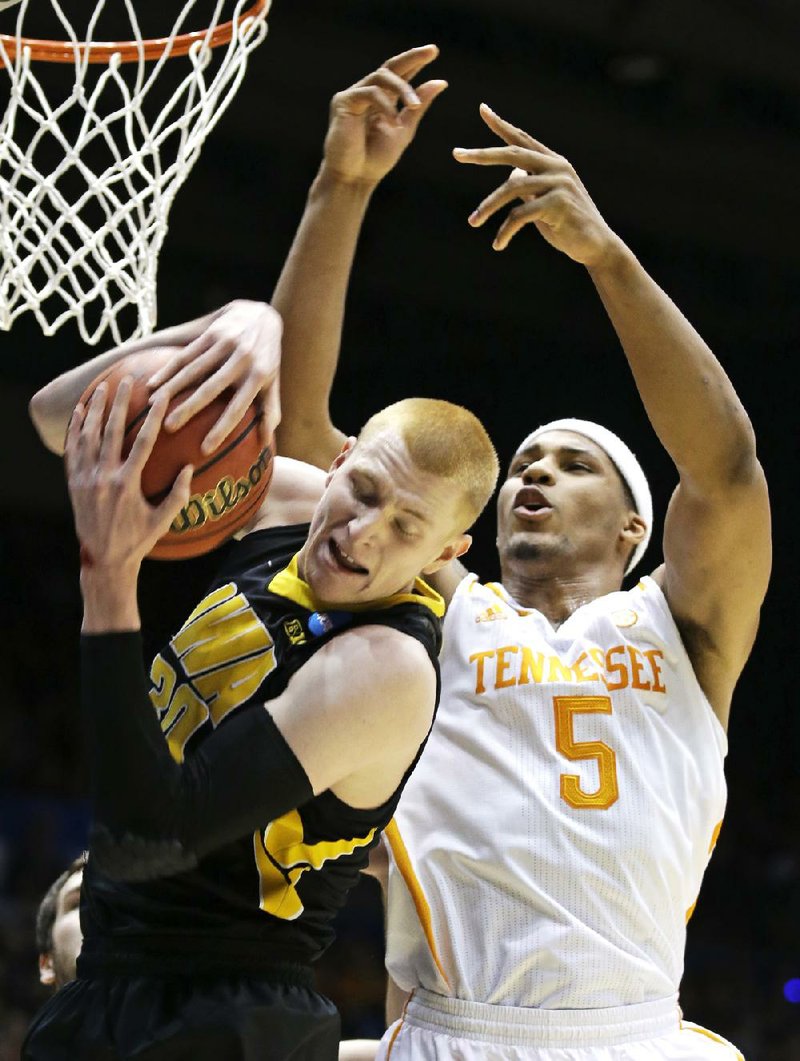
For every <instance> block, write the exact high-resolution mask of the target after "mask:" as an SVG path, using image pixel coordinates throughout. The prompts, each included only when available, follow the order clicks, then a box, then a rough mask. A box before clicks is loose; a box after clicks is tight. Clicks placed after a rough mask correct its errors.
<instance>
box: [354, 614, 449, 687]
mask: <svg viewBox="0 0 800 1061" xmlns="http://www.w3.org/2000/svg"><path fill="white" fill-rule="evenodd" d="M381 618H382V617H379V616H371V617H370V621H368V622H366V623H364V624H363V625H362V626H356V627H354V628H352V629H350V630H346V631H344V632H343V633H342V635H341V637H339V638H338V639H337V641H338V643H339V649H340V650H344V651H345V652H347V653H348V654H350V655H353V656H357V657H358V659H359V662H361V663H363V664H365V665H367V666H368V667H369V668H370V669H371V670H373V671H375V670H377V671H379V672H380V673H383V674H385V676H386V680H389V681H392V682H394V683H397V681H398V676H399V680H400V681H408V680H412V681H413V680H414V676H415V674H416V673H418V672H419V671H420V668H422V669H423V672H424V671H427V670H429V669H430V666H431V661H430V658H429V654H428V652H427V651H426V648H425V646H424V644H423V643H422V641H420V639H419V638H418V637H415V636H414V634H413V633H411V632H410V631H409V630H407V629H406V628H405V627H404V626H402V625H396V624H393V623H388V622H383V621H381ZM384 669H385V670H384Z"/></svg>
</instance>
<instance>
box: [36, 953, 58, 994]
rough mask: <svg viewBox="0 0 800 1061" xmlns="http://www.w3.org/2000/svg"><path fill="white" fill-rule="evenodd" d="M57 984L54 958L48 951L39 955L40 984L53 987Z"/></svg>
mask: <svg viewBox="0 0 800 1061" xmlns="http://www.w3.org/2000/svg"><path fill="white" fill-rule="evenodd" d="M55 982H56V971H55V969H54V968H53V956H52V954H50V952H49V951H48V952H47V953H45V954H40V955H39V983H40V984H44V985H45V987H52V986H53V984H54V983H55Z"/></svg>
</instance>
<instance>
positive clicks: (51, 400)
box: [28, 299, 281, 454]
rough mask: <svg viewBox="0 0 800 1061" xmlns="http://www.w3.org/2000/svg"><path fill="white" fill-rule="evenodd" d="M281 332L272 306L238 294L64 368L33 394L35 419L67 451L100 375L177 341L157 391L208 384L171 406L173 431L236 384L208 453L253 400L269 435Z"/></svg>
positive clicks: (51, 444) (47, 440) (45, 437)
mask: <svg viewBox="0 0 800 1061" xmlns="http://www.w3.org/2000/svg"><path fill="white" fill-rule="evenodd" d="M280 337H281V321H280V317H279V316H278V314H277V313H276V312H275V311H274V310H273V309H272V308H271V307H270V306H267V305H266V304H265V303H263V302H251V301H249V300H246V299H237V300H235V301H233V302H230V303H228V304H227V305H225V306H222V307H221V308H220V309H218V310H215V311H214V312H213V313H209V314H207V315H206V316H204V317H198V318H197V319H196V320H192V321H187V322H186V323H185V324H177V325H175V326H174V327H171V328H164V329H162V330H161V331H159V332H154V333H153V334H152V335H148V336H145V337H143V338H140V339H132V340H131V341H130V342H127V343H123V344H122V345H121V346H116V347H114V349H113V350H108V351H107V352H106V353H104V354H98V355H97V356H96V357H93V358H92V359H91V360H90V361H87V362H85V363H84V364H82V365H78V366H76V367H75V368H73V369H70V370H69V371H68V372H64V373H62V375H60V376H58V377H56V379H54V380H51V382H50V383H48V384H46V385H45V386H44V387H42V388H41V390H39V391H37V392H36V394H34V396H33V398H31V401H30V404H29V406H28V408H29V412H30V416H31V420H32V421H33V424H34V427H35V428H36V430H37V432H38V433H39V437H40V438H41V440H42V442H44V444H45V446H47V448H48V449H50V450H52V451H53V452H54V453H58V454H61V453H63V452H64V437H65V435H66V431H67V424H68V423H69V418H70V416H71V415H72V411H73V409H74V408H75V406H76V404H77V402H78V399H79V398H80V396H81V395H82V394H83V392H84V391H85V390H86V388H87V387H88V386H89V384H90V383H91V382H92V381H93V380H94V379H96V378H97V377H98V376H99V375H100V374H101V373H103V372H106V371H107V370H109V369H111V368H113V366H114V365H116V364H117V362H119V361H121V360H122V358H124V357H127V356H128V355H129V354H136V353H140V352H141V351H143V350H151V349H153V348H155V347H159V346H175V347H179V348H180V350H179V351H178V352H176V354H175V355H174V357H173V358H171V359H170V362H169V364H168V365H166V366H165V368H164V369H163V370H162V371H161V372H159V373H157V374H156V375H155V376H153V377H152V378H151V380H150V385H151V387H152V389H153V394H154V398H155V394H156V392H157V391H159V392H160V393H159V396H163V397H167V398H171V397H172V396H173V395H175V394H178V393H179V392H180V391H181V390H183V389H184V388H185V387H187V386H189V385H190V384H196V383H198V381H200V380H205V382H204V383H203V385H202V387H197V389H196V390H195V391H194V392H193V393H192V395H191V397H190V398H188V399H187V400H186V401H185V402H183V403H182V404H181V405H179V406H178V407H177V408H176V409H174V410H173V412H172V413H171V415H170V417H169V419H168V421H167V424H166V427H167V430H168V431H173V430H177V429H178V428H180V427H182V426H183V424H184V423H186V421H187V420H189V419H190V418H191V417H192V416H193V415H194V414H195V413H196V412H197V411H198V410H199V409H202V408H203V407H204V406H206V405H208V403H209V402H211V401H213V399H214V398H215V397H216V396H217V395H218V394H220V393H222V391H223V390H225V388H226V387H230V388H232V389H233V394H232V397H231V400H230V402H229V403H228V405H227V407H226V409H225V411H224V412H223V414H222V416H221V417H220V419H219V420H218V421H217V423H216V424H215V425H214V426H213V427H212V429H211V430H210V431H209V433H208V435H207V436H206V439H205V440H204V448H205V449H206V451H207V452H211V451H212V450H214V449H215V448H216V447H217V446H218V445H219V444H220V443H221V442H222V441H223V440H224V439H225V438H226V436H227V435H228V434H229V433H230V431H232V430H233V428H234V427H235V426H236V424H237V423H238V422H239V420H240V419H241V417H242V416H243V415H244V412H245V410H246V409H247V408H248V406H249V405H250V403H251V402H252V401H258V402H259V404H260V406H261V412H262V435H263V436H264V438H265V440H267V439H268V438H269V437H270V436H271V434H272V432H273V431H274V430H275V428H276V427H277V424H278V421H279V419H280V401H279V397H278V387H277V376H278V370H279V366H280Z"/></svg>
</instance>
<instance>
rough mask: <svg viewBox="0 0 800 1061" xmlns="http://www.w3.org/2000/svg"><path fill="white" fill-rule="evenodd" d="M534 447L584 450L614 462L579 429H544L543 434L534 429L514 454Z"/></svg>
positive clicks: (528, 450)
mask: <svg viewBox="0 0 800 1061" xmlns="http://www.w3.org/2000/svg"><path fill="white" fill-rule="evenodd" d="M534 449H542V450H544V451H550V450H553V449H577V450H583V451H584V452H585V453H591V454H592V455H594V456H595V457H599V458H601V459H603V460H605V461H607V462H608V463H609V464H610V463H612V461H611V458H610V457H609V455H608V454H607V453H606V451H605V450H604V449H603V447H602V446H599V445H598V444H597V443H596V442H595V441H594V440H593V439H591V438H589V437H588V436H587V435H581V434H580V433H579V432H578V431H564V430H561V429H558V430H553V431H542V433H541V434H537V432H536V431H532V432H531V433H530V435H528V437H527V438H526V439H524V440H523V441H522V443H521V444H520V445H519V446H518V447H517V451H516V453H515V454H514V456H517V454H520V453H529V452H530V451H531V450H534Z"/></svg>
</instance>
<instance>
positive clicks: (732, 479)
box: [454, 106, 770, 725]
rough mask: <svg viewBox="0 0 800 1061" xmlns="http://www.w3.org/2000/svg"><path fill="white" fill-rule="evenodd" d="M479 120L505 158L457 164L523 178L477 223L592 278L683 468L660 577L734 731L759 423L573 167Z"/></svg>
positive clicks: (750, 605) (521, 135) (763, 504)
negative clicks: (539, 241)
mask: <svg viewBox="0 0 800 1061" xmlns="http://www.w3.org/2000/svg"><path fill="white" fill-rule="evenodd" d="M481 114H482V117H483V119H484V121H485V122H486V124H487V125H488V126H489V128H490V129H491V130H492V131H493V132H494V133H495V134H496V135H497V136H498V137H499V138H500V140H501V141H503V144H502V146H500V147H490V148H483V149H477V150H462V149H458V148H457V149H456V150H455V152H454V154H455V157H456V159H457V160H458V161H459V162H464V163H472V164H476V165H490V166H493V165H499V166H505V167H514V168H513V170H512V173H511V176H510V177H509V178H508V179H507V180H505V181H504V182H503V183H502V184H501V185H500V187H498V188H497V189H496V190H495V191H494V192H492V193H491V194H490V195H488V196H487V197H486V199H484V200H483V202H482V203H481V204H480V205H479V206H478V208H477V209H476V210H475V212H474V213H473V214H472V215H471V217H470V219H469V221H470V224H472V225H482V224H484V223H485V222H486V221H487V220H489V219H490V218H491V217H492V216H493V215H494V214H495V213H496V212H497V211H498V210H499V209H501V208H502V207H504V206H506V205H508V204H515V205H514V206H513V207H512V209H511V211H510V212H509V213H508V214H507V215H506V217H505V219H504V220H503V222H502V224H501V225H500V228H499V230H498V232H497V235H496V237H495V241H494V246H495V248H496V249H498V250H502V249H503V248H505V247H506V246H507V245H508V243H509V242H510V241H511V240H512V239H513V238H514V237H515V236H516V234H517V233H518V232H519V231H520V230H521V229H522V228H523V227H525V226H526V225H529V224H532V225H533V226H534V227H535V228H536V229H537V231H538V232H539V234H540V235H541V236H542V237H543V238H544V239H545V240H546V241H547V242H548V243H550V244H551V245H552V246H554V247H555V248H556V249H557V250H560V251H562V253H564V254H566V255H568V256H569V257H570V258H572V259H573V260H574V261H576V262H580V263H581V264H583V265H585V266H586V268H587V269H588V271H589V275H590V276H591V278H592V280H593V282H594V284H595V287H596V288H597V291H598V293H599V295H600V298H601V299H602V301H603V304H604V306H605V308H606V311H607V312H608V315H609V317H610V319H611V322H612V324H613V326H614V328H615V330H616V332H617V335H618V336H619V339H620V342H621V343H622V347H623V349H624V351H625V355H626V357H627V359H628V362H629V364H630V367H631V370H632V372H633V376H634V379H635V381H636V386H637V388H638V390H639V393H640V395H641V397H642V401H643V403H644V406H645V409H646V411H647V415H648V416H649V418H650V422H651V423H652V425H653V427H654V429H655V431H656V434H657V435H658V437H659V439H660V440H661V442H662V444H663V446H664V448H665V449H666V450H667V452H668V453H669V455H670V457H671V458H672V460H673V461H674V463H675V466H676V468H677V469H678V473H679V476H680V481H679V485H678V487H677V489H676V491H675V493H674V495H673V498H672V501H671V503H670V506H669V512H668V514H667V519H666V524H665V531H664V558H665V564H664V568H663V570H661V571H659V572H658V573H657V577H658V578H659V580H660V581H661V582H662V585H663V587H664V590H665V593H666V596H667V599H668V601H669V604H670V608H671V610H672V612H673V614H674V616H675V618H676V621H677V622H678V624H679V626H680V628H681V632H682V634H683V637H684V640H685V642H686V645H687V649H688V651H689V654H690V656H691V658H692V662H693V665H694V668H695V671H696V673H697V676H698V679H699V681H700V684H701V686H702V687H703V689H704V691H705V692H706V695H707V696H708V698H709V700H710V702H711V704H712V706H713V707H714V710H715V712H716V713H717V716H718V717H719V719H720V721H721V722H722V723H723V725H725V724H726V723H727V718H728V711H729V707H730V698H731V694H732V691H733V686H734V684H735V682H736V679H737V678H738V676H739V674H740V672H741V670H742V667H743V666H744V663H745V661H746V659H747V657H748V655H749V653H750V649H751V647H752V644H753V639H754V637H755V633H756V627H757V624H758V615H759V609H760V607H761V603H762V601H763V598H764V594H765V591H766V586H767V580H768V577H769V570H770V519H769V502H768V496H767V487H766V482H765V479H764V473H763V470H762V468H761V465H760V464H759V461H758V458H757V456H756V446H755V438H754V434H753V429H752V426H751V424H750V420H749V419H748V416H747V413H746V412H745V409H744V407H743V406H742V403H741V401H740V400H739V397H738V395H737V394H736V392H735V390H734V388H733V385H732V383H731V381H730V379H729V378H728V376H727V375H726V373H725V371H724V369H723V368H722V366H721V364H720V363H719V361H718V360H717V359H716V357H715V356H714V355H713V353H712V352H711V350H710V349H709V348H708V346H707V345H706V343H705V342H704V341H703V339H702V338H701V337H700V335H698V333H697V332H696V331H695V329H694V328H693V327H692V325H691V324H690V323H689V322H688V321H687V320H686V318H685V317H684V316H683V314H682V313H681V312H680V310H679V309H678V307H677V306H676V305H675V304H674V303H673V302H672V301H671V300H670V299H669V297H668V296H667V295H666V294H665V293H664V292H663V291H662V290H661V288H660V287H659V286H658V285H657V284H656V283H655V281H653V280H652V278H651V277H650V276H648V274H647V272H646V271H645V270H644V269H643V268H642V266H641V264H640V263H639V262H638V261H637V259H636V257H635V256H634V255H633V253H632V252H631V251H630V250H629V249H628V247H626V246H625V244H624V243H623V242H622V240H621V239H620V238H619V237H618V236H617V235H616V234H615V233H614V232H612V230H611V229H610V228H609V226H608V225H607V224H606V222H605V221H604V220H603V218H602V216H601V215H600V213H599V211H598V210H597V207H596V206H595V205H594V203H593V202H592V200H591V198H590V197H589V195H588V193H587V191H586V189H585V188H584V186H583V184H582V183H581V180H580V178H579V177H578V175H577V174H576V173H575V170H574V169H573V167H572V166H571V165H570V163H569V162H568V161H567V160H566V159H565V158H563V157H562V156H560V155H558V154H556V153H555V152H554V151H551V150H550V148H548V147H546V146H545V145H544V144H542V143H540V142H539V141H537V140H534V138H533V137H531V136H529V135H528V134H527V133H525V132H523V131H522V130H521V129H517V128H516V127H515V126H513V125H510V124H509V123H508V122H506V121H503V119H501V118H499V117H498V116H497V115H496V114H494V113H493V112H492V111H491V110H490V109H489V108H488V107H485V106H483V107H482V108H481ZM519 200H522V201H521V202H519Z"/></svg>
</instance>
